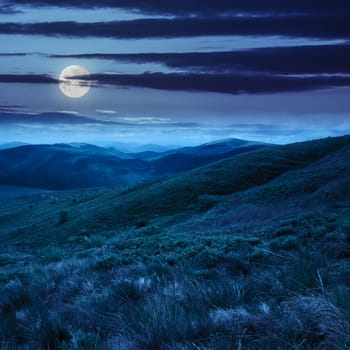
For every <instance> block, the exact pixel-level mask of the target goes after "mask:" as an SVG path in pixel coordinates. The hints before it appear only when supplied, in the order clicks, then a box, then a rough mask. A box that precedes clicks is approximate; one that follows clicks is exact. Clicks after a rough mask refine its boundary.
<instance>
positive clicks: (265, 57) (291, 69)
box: [50, 45, 350, 74]
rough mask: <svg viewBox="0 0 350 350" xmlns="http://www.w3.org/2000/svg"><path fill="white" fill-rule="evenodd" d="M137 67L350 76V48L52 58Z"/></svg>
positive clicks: (295, 48)
mask: <svg viewBox="0 0 350 350" xmlns="http://www.w3.org/2000/svg"><path fill="white" fill-rule="evenodd" d="M50 57H55V58H93V59H96V58H97V59H106V60H116V61H126V62H136V63H146V62H147V63H149V62H157V63H162V64H164V65H166V66H168V67H170V68H182V69H183V68H187V69H195V70H199V71H203V72H235V71H240V72H242V71H263V72H270V73H278V74H307V73H308V74H318V73H350V45H323V46H300V47H276V48H263V49H252V50H244V51H228V52H195V53H141V54H139V53H136V54H79V55H52V56H50Z"/></svg>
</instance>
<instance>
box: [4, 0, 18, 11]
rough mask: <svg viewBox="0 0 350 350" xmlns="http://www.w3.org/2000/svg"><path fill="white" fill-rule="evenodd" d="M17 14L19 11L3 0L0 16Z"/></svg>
mask: <svg viewBox="0 0 350 350" xmlns="http://www.w3.org/2000/svg"><path fill="white" fill-rule="evenodd" d="M17 12H19V11H17V10H15V8H14V6H13V5H12V4H10V3H9V2H6V0H5V1H4V0H3V3H2V4H0V14H14V13H17Z"/></svg>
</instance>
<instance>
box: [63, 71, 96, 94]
mask: <svg viewBox="0 0 350 350" xmlns="http://www.w3.org/2000/svg"><path fill="white" fill-rule="evenodd" d="M89 75H90V73H89V72H88V71H87V70H86V69H85V68H84V67H81V66H69V67H66V68H65V69H63V71H62V73H61V74H60V77H59V87H60V89H61V91H62V92H63V93H64V94H65V95H66V96H68V97H71V98H80V97H83V96H84V95H86V94H87V93H88V92H89V90H90V83H89V81H88V80H85V79H74V77H85V76H86V77H88V76H89Z"/></svg>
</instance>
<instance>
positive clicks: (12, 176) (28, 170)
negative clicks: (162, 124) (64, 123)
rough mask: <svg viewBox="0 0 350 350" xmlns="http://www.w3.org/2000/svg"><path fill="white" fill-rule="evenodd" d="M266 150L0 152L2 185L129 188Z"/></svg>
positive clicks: (61, 148)
mask: <svg viewBox="0 0 350 350" xmlns="http://www.w3.org/2000/svg"><path fill="white" fill-rule="evenodd" d="M261 147H266V145H262V144H255V143H251V142H248V141H242V140H225V141H222V142H216V143H213V144H206V145H203V146H198V147H188V148H180V149H179V150H172V151H171V152H163V153H156V152H151V151H145V152H142V153H137V154H133V153H125V152H122V151H119V150H116V149H114V148H112V147H110V148H102V147H97V146H93V145H89V144H80V143H72V144H68V145H66V144H55V145H27V146H21V147H17V148H11V149H5V150H0V166H1V169H0V184H3V185H12V186H27V187H35V188H41V189H51V190H52V189H55V190H65V189H73V188H83V187H98V186H129V185H135V184H137V183H139V182H143V181H145V180H148V179H150V178H157V177H164V176H166V175H172V174H176V173H179V172H182V171H187V170H191V169H193V168H196V167H199V166H202V165H206V164H208V163H211V162H214V161H217V160H219V159H223V158H227V157H231V156H233V155H235V154H238V153H243V152H249V151H252V150H254V149H257V148H261Z"/></svg>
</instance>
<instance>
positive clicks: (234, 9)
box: [8, 0, 349, 15]
mask: <svg viewBox="0 0 350 350" xmlns="http://www.w3.org/2000/svg"><path fill="white" fill-rule="evenodd" d="M8 3H9V4H12V5H32V6H42V5H44V6H48V5H49V6H61V7H78V8H97V7H111V8H121V9H126V10H134V11H139V12H144V13H152V14H176V15H196V14H214V15H216V14H223V13H224V14H227V13H242V12H251V13H255V14H267V13H268V14H286V13H298V14H311V15H315V14H319V13H321V14H329V13H344V11H347V12H349V2H348V1H347V0H332V1H331V2H330V1H328V0H309V1H305V0H283V1H281V0H264V1H261V0H249V1H247V0H235V1H232V0H220V1H217V0H168V1H164V0H147V1H144V0H133V1H130V0H99V1H96V0H75V1H72V0H10V1H8Z"/></svg>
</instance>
